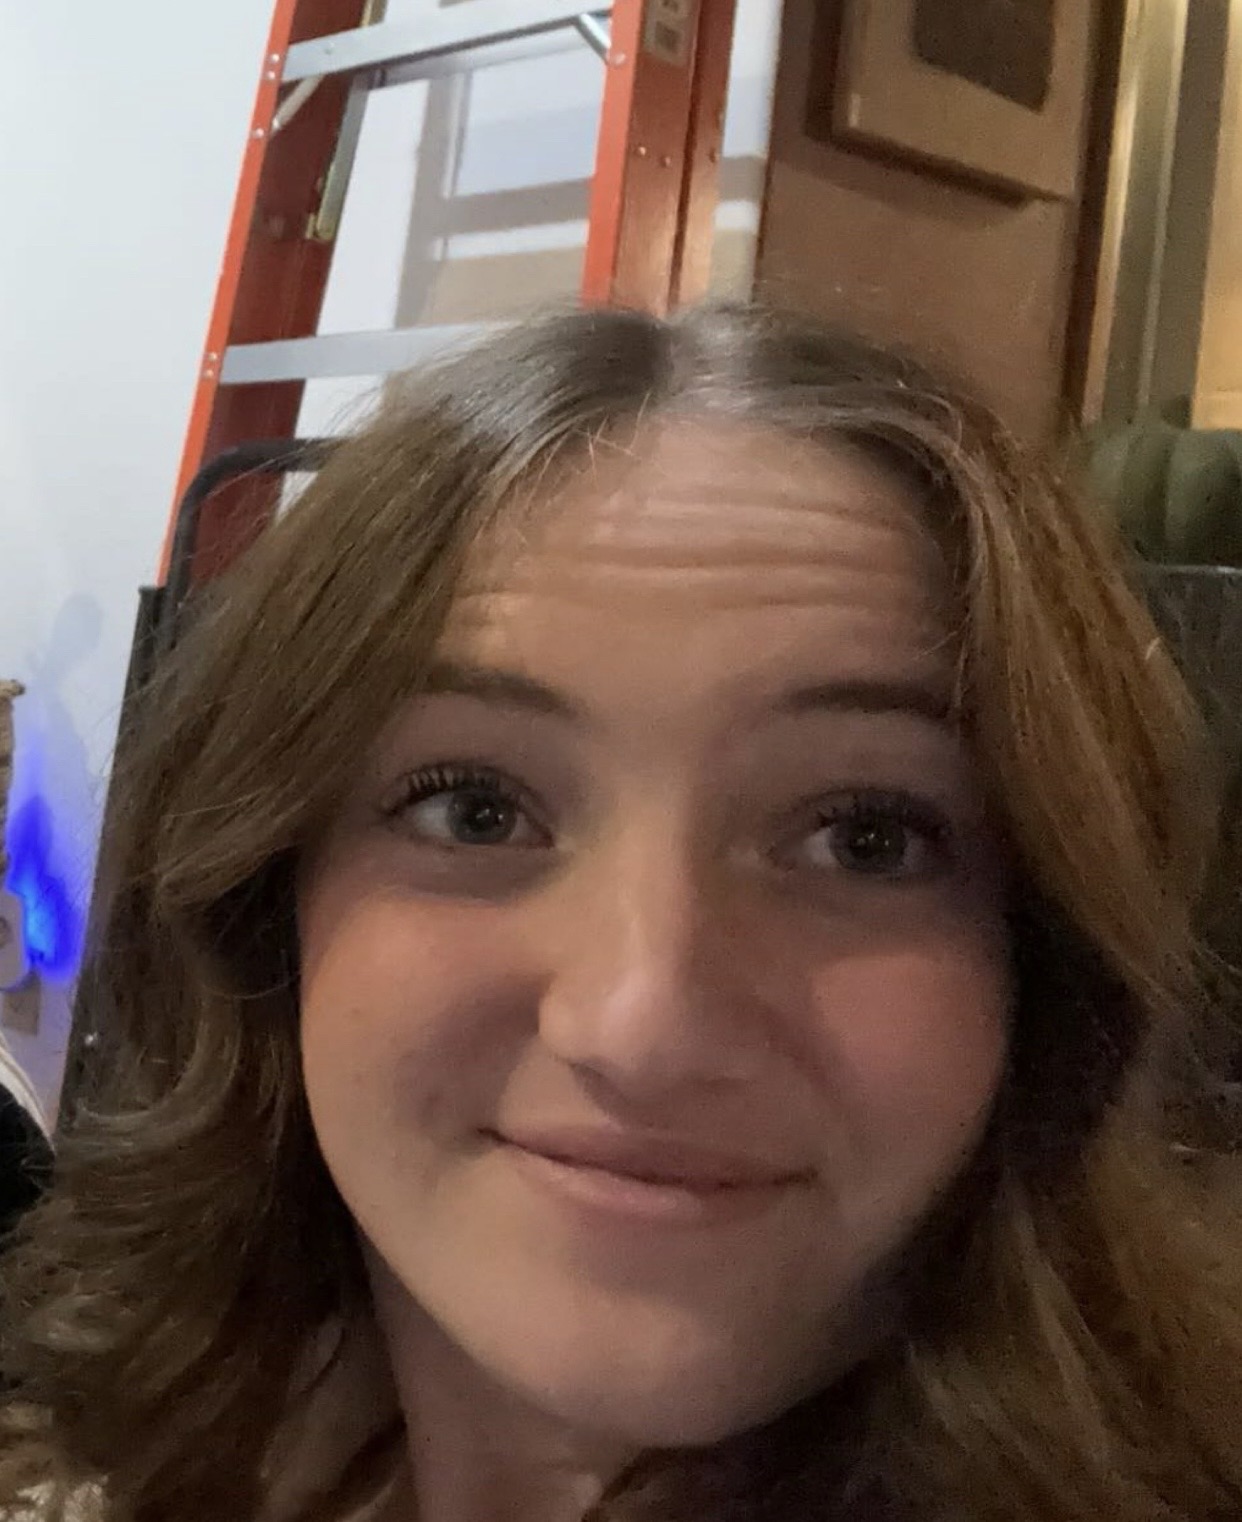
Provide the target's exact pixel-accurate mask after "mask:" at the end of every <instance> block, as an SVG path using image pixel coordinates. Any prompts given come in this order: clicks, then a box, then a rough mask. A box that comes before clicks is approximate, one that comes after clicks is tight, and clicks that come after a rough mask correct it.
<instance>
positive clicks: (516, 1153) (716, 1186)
mask: <svg viewBox="0 0 1242 1522" xmlns="http://www.w3.org/2000/svg"><path fill="white" fill-rule="evenodd" d="M492 1140H494V1141H495V1142H497V1143H499V1144H500V1145H501V1146H502V1147H503V1148H504V1149H505V1151H506V1152H507V1154H508V1155H509V1156H510V1157H511V1158H512V1160H513V1162H514V1164H515V1166H516V1167H517V1168H518V1169H519V1170H520V1172H521V1173H522V1175H523V1177H525V1178H526V1179H527V1180H528V1181H529V1182H531V1183H532V1184H534V1185H536V1186H537V1187H539V1188H540V1189H542V1190H544V1191H551V1192H552V1193H553V1194H555V1195H556V1196H557V1197H558V1198H559V1199H560V1200H561V1201H562V1202H563V1203H568V1204H571V1205H574V1206H577V1207H581V1208H585V1209H588V1210H591V1211H593V1212H596V1213H605V1214H610V1215H613V1216H618V1217H629V1218H632V1219H636V1220H643V1221H647V1222H653V1223H654V1222H664V1223H666V1224H687V1225H704V1224H707V1223H709V1222H716V1221H724V1220H735V1219H738V1218H740V1217H744V1216H747V1215H752V1214H754V1213H755V1212H757V1211H762V1210H765V1209H767V1208H769V1207H770V1206H771V1205H772V1204H773V1203H774V1202H775V1201H776V1199H777V1198H778V1197H780V1196H781V1195H783V1194H784V1193H785V1191H787V1190H788V1189H790V1188H792V1187H793V1186H795V1185H799V1184H805V1183H806V1182H807V1181H808V1179H809V1177H810V1175H809V1173H808V1171H807V1170H805V1169H795V1168H790V1167H787V1166H784V1165H782V1164H778V1163H774V1162H769V1161H767V1160H763V1159H757V1158H753V1157H748V1156H743V1155H740V1154H735V1153H730V1152H725V1151H720V1150H717V1149H715V1148H712V1147H706V1146H703V1145H701V1144H699V1143H697V1142H690V1141H686V1140H682V1139H680V1138H673V1137H659V1136H651V1135H640V1134H633V1133H626V1132H620V1131H607V1130H584V1129H558V1130H551V1131H525V1130H520V1131H506V1132H504V1133H498V1132H494V1133H492Z"/></svg>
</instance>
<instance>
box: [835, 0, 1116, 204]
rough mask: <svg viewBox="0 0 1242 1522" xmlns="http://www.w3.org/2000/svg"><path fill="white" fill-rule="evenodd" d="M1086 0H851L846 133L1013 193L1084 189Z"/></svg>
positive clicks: (842, 60) (839, 127)
mask: <svg viewBox="0 0 1242 1522" xmlns="http://www.w3.org/2000/svg"><path fill="white" fill-rule="evenodd" d="M1093 9H1094V7H1092V6H1091V5H1089V4H1087V3H1086V0H843V17H842V34H841V44H840V52H839V58H838V64H837V78H836V82H835V88H834V91H833V107H832V127H833V133H834V135H835V136H836V137H838V138H840V139H842V140H844V141H847V142H854V143H859V144H863V145H866V146H869V147H874V148H879V149H884V150H887V151H888V152H891V153H896V154H898V155H900V156H901V157H904V158H908V159H912V160H917V161H918V162H920V163H922V164H925V165H927V166H929V167H933V168H937V169H940V170H942V171H945V172H947V173H950V174H952V175H954V176H957V177H965V178H968V179H971V180H976V181H978V182H980V183H982V184H984V185H988V186H995V187H996V188H998V189H1001V190H1005V191H1008V192H1009V193H1011V194H1012V193H1015V192H1016V193H1018V194H1023V195H1027V196H1032V197H1044V198H1047V199H1053V200H1059V199H1070V198H1072V197H1073V196H1074V195H1075V194H1076V192H1077V189H1078V176H1079V164H1080V160H1081V156H1082V155H1081V147H1082V133H1083V124H1084V121H1085V117H1086V111H1087V104H1088V101H1087V96H1088V92H1089V90H1090V87H1091V76H1092V69H1091V56H1090V54H1091V33H1092V13H1093Z"/></svg>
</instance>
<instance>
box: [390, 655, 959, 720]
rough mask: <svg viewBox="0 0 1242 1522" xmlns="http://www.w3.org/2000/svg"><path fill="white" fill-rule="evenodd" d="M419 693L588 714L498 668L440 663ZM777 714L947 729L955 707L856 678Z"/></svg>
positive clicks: (568, 716) (796, 699)
mask: <svg viewBox="0 0 1242 1522" xmlns="http://www.w3.org/2000/svg"><path fill="white" fill-rule="evenodd" d="M420 690H421V691H422V692H423V693H424V694H427V695H439V694H448V695H452V696H456V697H468V698H475V699H478V700H479V701H480V702H484V703H493V704H496V705H497V706H499V707H503V708H517V709H523V710H525V711H526V712H527V713H538V714H543V715H546V716H549V717H552V718H556V719H563V720H566V721H567V722H569V723H574V724H581V723H585V722H586V713H585V710H584V709H583V708H582V707H581V706H580V705H579V704H578V703H576V702H574V700H573V699H572V698H569V697H567V696H566V695H565V694H564V693H562V692H558V691H557V690H556V689H555V688H554V687H549V686H547V685H546V684H545V683H543V682H540V681H537V680H536V679H535V678H534V677H529V676H523V675H522V674H521V673H520V672H517V671H505V670H503V669H501V668H499V667H494V666H474V665H469V664H465V663H462V662H458V661H444V660H440V661H437V662H436V663H435V664H434V665H433V666H432V667H431V669H430V671H429V672H428V673H427V676H426V678H425V679H424V681H423V683H422V684H421V687H420ZM776 710H777V712H778V713H786V714H803V713H815V712H824V711H832V712H838V713H865V714H887V713H903V714H910V715H912V716H914V717H915V718H919V719H923V720H925V721H926V722H928V723H931V724H937V725H942V726H945V727H952V725H953V724H954V721H955V712H954V707H953V704H952V703H951V702H950V701H949V700H948V698H947V697H946V696H945V695H944V693H943V692H940V691H937V690H936V688H934V687H932V686H930V685H926V684H924V683H922V682H908V681H901V680H875V679H866V678H855V679H849V680H842V681H835V682H818V683H815V684H813V685H811V686H806V687H795V688H792V689H791V690H790V691H789V692H786V693H784V694H783V695H782V696H781V697H780V698H779V699H778V700H777V703H776Z"/></svg>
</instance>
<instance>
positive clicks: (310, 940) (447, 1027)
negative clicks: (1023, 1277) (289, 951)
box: [299, 880, 521, 1164]
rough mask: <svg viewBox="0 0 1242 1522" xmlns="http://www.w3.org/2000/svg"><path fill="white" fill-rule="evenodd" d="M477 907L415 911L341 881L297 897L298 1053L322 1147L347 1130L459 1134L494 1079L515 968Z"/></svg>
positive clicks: (503, 1066)
mask: <svg viewBox="0 0 1242 1522" xmlns="http://www.w3.org/2000/svg"><path fill="white" fill-rule="evenodd" d="M355 889H356V890H357V891H354V890H355ZM484 913H485V911H480V912H479V914H478V915H476V914H474V913H472V912H471V911H469V910H466V911H465V912H463V910H462V909H461V907H460V906H445V907H443V908H437V907H435V906H424V907H423V908H422V909H421V910H420V912H419V913H418V914H417V915H414V914H411V913H410V912H409V906H408V903H406V902H404V901H403V900H402V899H401V897H400V896H399V895H396V894H394V895H391V896H390V895H385V894H384V893H383V892H379V891H376V888H375V885H374V884H373V883H371V884H369V885H366V887H365V889H364V886H363V884H361V883H357V884H353V885H351V884H350V883H349V881H348V880H345V881H343V882H342V881H337V882H333V883H332V884H331V885H330V886H329V888H328V891H326V892H318V891H311V892H308V893H306V894H305V895H304V896H303V901H302V903H301V905H300V916H299V921H300V923H299V933H300V939H301V1042H302V1063H303V1070H304V1074H305V1082H306V1090H307V1097H308V1100H309V1103H310V1107H311V1112H312V1116H313V1118H314V1121H315V1126H316V1130H317V1131H318V1132H319V1134H320V1139H321V1142H322V1143H323V1145H324V1150H325V1153H328V1152H329V1150H330V1149H331V1147H332V1146H333V1145H334V1143H335V1144H339V1145H350V1144H349V1143H348V1141H347V1140H345V1138H347V1137H348V1136H349V1135H350V1134H352V1135H355V1136H358V1137H360V1138H361V1137H362V1136H364V1135H369V1136H372V1137H373V1136H375V1135H376V1134H377V1133H378V1132H380V1131H384V1132H386V1133H387V1135H388V1136H389V1137H390V1138H391V1137H395V1136H398V1135H400V1136H403V1137H405V1138H407V1139H408V1140H409V1141H410V1143H413V1142H414V1141H415V1140H416V1139H417V1138H418V1137H419V1136H424V1137H425V1136H427V1135H428V1134H431V1135H435V1136H438V1137H442V1138H443V1137H447V1136H448V1135H450V1134H453V1133H459V1132H460V1130H461V1129H462V1126H463V1125H465V1124H466V1119H465V1118H464V1117H466V1116H467V1112H469V1114H473V1115H475V1116H477V1114H478V1113H479V1112H480V1110H483V1111H485V1109H486V1104H487V1102H488V1100H489V1099H490V1098H491V1096H492V1095H494V1094H495V1093H497V1092H499V1090H500V1088H502V1087H503V1082H504V1075H505V1072H506V1071H507V1067H508V1064H509V1062H510V1060H511V1054H510V1053H509V1051H508V1049H507V1047H506V1044H505V1041H504V1031H505V1028H506V1023H507V1022H506V1019H505V1010H506V1009H508V1011H509V1013H510V1016H511V1012H512V1005H513V1000H514V997H515V985H517V984H518V983H520V981H521V973H520V968H518V967H517V966H516V965H514V964H513V962H512V961H511V960H510V959H509V958H508V957H507V954H506V949H505V943H504V939H503V937H501V936H498V935H497V933H496V927H495V926H494V925H491V926H489V927H487V928H486V930H485V926H484V925H483V923H482V916H483V914H484ZM328 1160H329V1163H330V1164H331V1162H332V1158H331V1157H329V1159H328Z"/></svg>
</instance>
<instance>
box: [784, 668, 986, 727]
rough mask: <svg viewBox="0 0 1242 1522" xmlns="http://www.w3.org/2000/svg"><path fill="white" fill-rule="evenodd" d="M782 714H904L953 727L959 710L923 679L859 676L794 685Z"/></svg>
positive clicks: (786, 694)
mask: <svg viewBox="0 0 1242 1522" xmlns="http://www.w3.org/2000/svg"><path fill="white" fill-rule="evenodd" d="M776 706H777V709H778V711H779V712H781V713H796V714H801V713H814V712H816V711H817V710H823V709H828V710H832V711H835V712H840V713H876V714H879V713H904V714H910V715H912V716H913V717H914V718H918V719H924V720H926V721H927V722H928V723H930V724H939V725H943V726H945V727H953V726H954V725H955V723H956V720H957V717H958V716H957V713H956V710H955V707H954V705H953V703H952V702H951V701H950V700H949V698H948V697H947V696H946V694H945V693H944V692H943V691H940V690H938V689H937V688H935V687H933V686H930V685H927V684H925V683H923V682H911V681H901V680H874V679H870V680H869V679H867V678H857V679H853V680H845V681H838V682H821V683H816V684H815V685H813V686H810V687H795V688H793V690H792V691H790V692H787V693H785V694H784V696H783V697H781V698H780V699H779V700H778V702H777V705H776Z"/></svg>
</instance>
